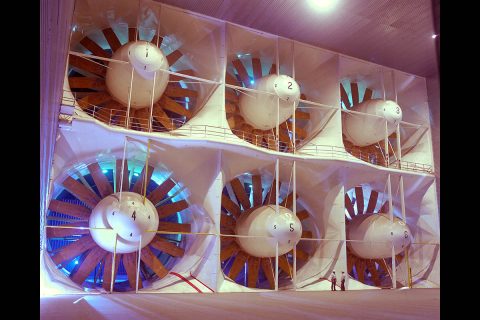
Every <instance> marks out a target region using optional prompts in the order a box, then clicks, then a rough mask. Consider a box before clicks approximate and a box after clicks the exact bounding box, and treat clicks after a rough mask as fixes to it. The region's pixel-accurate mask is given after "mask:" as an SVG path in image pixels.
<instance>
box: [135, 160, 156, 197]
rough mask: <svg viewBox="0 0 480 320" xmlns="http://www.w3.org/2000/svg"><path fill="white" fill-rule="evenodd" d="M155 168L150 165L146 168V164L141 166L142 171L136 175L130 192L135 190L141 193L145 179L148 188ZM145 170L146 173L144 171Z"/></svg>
mask: <svg viewBox="0 0 480 320" xmlns="http://www.w3.org/2000/svg"><path fill="white" fill-rule="evenodd" d="M154 169H155V168H154V167H153V166H151V165H148V168H147V167H146V166H143V169H142V173H141V174H140V176H139V177H138V179H137V181H136V182H135V184H134V185H133V188H132V192H136V193H138V194H141V195H143V192H144V191H145V190H144V187H145V179H146V185H147V188H148V185H149V184H150V179H151V178H152V174H153V170H154ZM145 171H146V173H145ZM145 174H146V175H145Z"/></svg>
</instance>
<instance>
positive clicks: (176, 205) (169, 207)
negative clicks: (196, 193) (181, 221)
mask: <svg viewBox="0 0 480 320" xmlns="http://www.w3.org/2000/svg"><path fill="white" fill-rule="evenodd" d="M187 208H188V202H187V201H186V200H180V201H177V202H173V203H168V204H165V205H162V206H160V207H158V208H157V212H158V218H159V219H163V218H166V217H169V216H171V215H173V214H175V213H177V212H180V211H182V210H184V209H187Z"/></svg>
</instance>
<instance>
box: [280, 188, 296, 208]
mask: <svg viewBox="0 0 480 320" xmlns="http://www.w3.org/2000/svg"><path fill="white" fill-rule="evenodd" d="M295 199H298V193H297V194H296V195H295ZM280 206H282V207H285V208H291V207H292V206H293V192H290V193H289V194H288V196H287V197H286V198H285V199H284V200H283V201H282V203H280Z"/></svg>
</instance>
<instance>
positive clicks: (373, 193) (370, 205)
mask: <svg viewBox="0 0 480 320" xmlns="http://www.w3.org/2000/svg"><path fill="white" fill-rule="evenodd" d="M377 199H378V192H377V191H375V190H373V189H372V191H371V192H370V199H368V206H367V210H366V211H365V213H373V211H374V210H375V206H376V205H377Z"/></svg>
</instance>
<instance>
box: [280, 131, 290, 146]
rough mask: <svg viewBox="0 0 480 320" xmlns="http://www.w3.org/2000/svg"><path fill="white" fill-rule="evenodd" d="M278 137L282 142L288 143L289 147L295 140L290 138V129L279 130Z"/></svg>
mask: <svg viewBox="0 0 480 320" xmlns="http://www.w3.org/2000/svg"><path fill="white" fill-rule="evenodd" d="M278 139H279V140H280V141H281V142H284V143H286V144H287V145H288V146H289V147H293V142H292V139H291V138H290V135H289V134H288V131H286V130H285V129H284V130H278Z"/></svg>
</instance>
